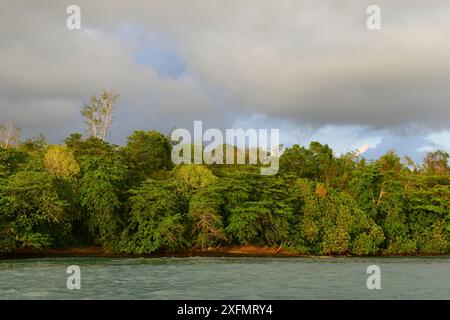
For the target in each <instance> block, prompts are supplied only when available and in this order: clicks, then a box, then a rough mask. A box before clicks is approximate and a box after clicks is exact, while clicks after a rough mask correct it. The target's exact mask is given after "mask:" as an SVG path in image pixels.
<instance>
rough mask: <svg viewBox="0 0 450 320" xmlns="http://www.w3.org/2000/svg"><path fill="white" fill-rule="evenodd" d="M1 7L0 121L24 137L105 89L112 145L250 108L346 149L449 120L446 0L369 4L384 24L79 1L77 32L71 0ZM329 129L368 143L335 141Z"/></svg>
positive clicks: (77, 124)
mask: <svg viewBox="0 0 450 320" xmlns="http://www.w3.org/2000/svg"><path fill="white" fill-rule="evenodd" d="M2 4H3V6H2V7H4V8H7V10H2V11H1V13H0V121H3V119H11V118H13V119H15V120H16V121H17V122H18V124H19V125H20V126H22V127H23V128H24V129H25V131H26V132H27V130H28V131H29V132H30V133H34V132H38V131H46V132H52V133H51V135H52V136H53V137H58V138H59V139H60V138H62V136H63V135H65V134H68V133H69V132H70V131H71V130H77V131H78V130H80V128H82V120H81V118H80V117H79V109H80V107H81V105H82V102H83V101H87V100H88V99H89V96H90V95H91V94H93V93H97V92H99V91H100V90H101V89H102V88H112V89H114V90H116V91H117V92H118V93H119V94H120V95H121V98H120V105H119V108H118V110H117V117H116V118H117V120H116V122H115V124H114V128H113V133H112V136H111V139H112V140H114V141H116V142H123V141H124V139H125V137H126V136H127V135H128V134H129V133H130V132H131V130H133V129H135V128H136V129H149V128H156V129H158V130H163V131H166V132H167V131H168V130H169V129H171V128H173V127H174V126H177V127H188V126H191V125H192V122H193V120H203V121H204V122H205V123H207V124H208V126H209V127H225V126H232V125H233V124H234V123H236V122H237V121H241V120H242V119H244V120H245V119H250V118H251V117H252V116H255V115H263V116H265V117H267V118H270V119H273V121H274V123H279V124H282V125H283V126H284V127H283V128H284V129H285V131H286V132H294V131H295V130H291V128H302V129H298V130H297V131H302V130H303V129H304V128H310V127H311V128H314V130H316V132H319V133H320V132H326V134H327V135H328V136H326V135H325V134H316V136H317V137H320V138H323V139H324V140H330V141H331V142H330V144H331V143H333V144H335V145H337V147H338V148H340V149H342V150H345V149H346V148H349V147H354V148H357V147H359V146H361V145H363V144H366V143H377V141H379V139H381V138H380V136H379V134H378V133H379V132H387V131H389V132H394V133H395V132H396V133H395V134H400V135H401V134H405V132H406V133H408V134H409V133H411V132H412V133H415V132H419V131H421V130H422V131H425V132H429V131H430V130H431V131H432V130H444V129H448V123H449V120H450V108H449V105H450V93H449V91H448V85H449V83H450V60H449V59H448V56H450V43H449V42H448V37H449V34H450V20H449V19H448V17H449V16H450V4H449V3H448V1H439V0H437V1H434V2H433V5H432V6H431V5H430V4H427V3H426V2H423V1H418V0H416V1H406V0H404V1H395V2H393V1H388V0H379V1H378V3H377V4H378V5H379V6H380V7H381V10H382V11H381V12H382V29H381V30H380V31H369V30H367V28H366V26H365V22H366V17H367V15H366V8H367V6H368V5H369V4H372V3H371V1H366V0H363V1H360V0H352V1H345V2H336V1H332V0H329V1H321V2H320V3H318V2H317V1H312V0H303V1H297V0H295V1H294V0H282V1H256V0H249V1H238V0H230V1H218V0H217V1H216V0H212V1H201V0H189V1H178V0H172V1H162V0H161V1H150V2H146V3H144V2H142V1H137V0H130V1H127V3H124V2H123V1H118V0H111V1H95V2H93V1H87V0H79V1H78V5H79V6H80V7H81V10H82V28H83V31H69V30H67V29H66V28H65V19H66V18H67V15H66V13H65V9H66V7H67V6H68V5H69V4H72V3H71V2H70V1H58V2H56V1H50V0H48V1H45V0H42V1H39V2H30V1H25V0H18V1H12V0H2ZM36 115H38V116H36ZM330 126H331V127H333V128H337V127H342V128H343V129H342V132H348V130H347V131H346V129H345V128H348V127H349V126H350V127H351V126H356V127H360V128H365V129H364V130H366V134H365V135H364V136H365V137H369V136H370V137H372V138H371V139H375V138H374V137H376V139H378V140H376V141H369V142H367V141H357V142H358V144H357V145H356V143H352V144H350V143H347V145H348V146H343V145H342V143H340V141H339V139H338V138H336V136H334V137H333V131H330V130H328V131H327V129H324V128H327V127H328V128H329V127H330ZM283 128H282V129H283ZM320 130H322V131H320ZM358 130H359V129H358ZM384 130H387V131H384ZM427 130H428V131H427ZM358 132H359V131H358ZM377 132H378V133H377ZM344 135H345V134H344V133H343V134H342V135H341V136H344ZM350 137H351V135H350ZM410 137H411V136H410ZM389 139H390V138H389V137H386V139H384V141H385V142H386V141H388V140H389ZM287 140H289V137H287ZM347 140H348V139H347ZM382 145H383V143H381V144H380V146H382ZM376 149H378V148H376ZM370 151H371V150H369V151H367V152H368V153H370Z"/></svg>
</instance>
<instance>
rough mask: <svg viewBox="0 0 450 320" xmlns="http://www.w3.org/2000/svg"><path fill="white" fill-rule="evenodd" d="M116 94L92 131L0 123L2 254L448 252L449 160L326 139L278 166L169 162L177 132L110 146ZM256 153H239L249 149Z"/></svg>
mask: <svg viewBox="0 0 450 320" xmlns="http://www.w3.org/2000/svg"><path fill="white" fill-rule="evenodd" d="M116 101H117V96H115V95H113V94H111V92H106V91H104V92H103V93H102V94H101V95H100V96H99V97H96V96H93V97H92V98H91V101H90V103H88V104H85V105H84V108H83V110H82V116H83V117H84V118H85V121H86V123H87V126H88V131H89V134H88V135H82V134H80V133H73V134H71V135H69V136H68V137H67V138H65V139H64V141H63V143H61V144H49V143H47V142H46V139H45V137H44V136H43V135H40V136H38V137H37V138H32V139H27V140H24V141H21V140H20V139H19V138H18V136H19V135H18V133H19V129H18V128H16V127H14V126H13V125H11V124H7V125H3V126H1V127H0V136H1V137H0V138H1V139H0V142H1V144H0V145H1V147H0V254H1V253H3V254H4V253H11V252H15V251H17V250H19V249H23V248H30V249H34V250H42V249H46V248H71V247H88V246H102V247H103V248H104V250H105V251H106V252H111V253H120V254H123V255H145V254H152V253H156V252H164V253H176V252H180V251H184V250H190V249H194V248H195V249H201V250H207V249H208V248H211V247H213V248H216V247H219V246H243V245H254V246H258V247H282V248H284V249H285V250H291V251H293V252H299V253H301V254H305V255H355V256H367V255H435V254H446V253H448V252H449V248H450V201H449V199H450V170H449V164H448V158H449V155H448V154H447V153H446V152H444V151H440V150H435V151H431V152H428V153H427V154H426V156H425V158H424V160H423V162H422V163H414V162H413V161H412V160H411V159H410V158H408V157H400V156H399V155H397V154H396V152H395V151H393V150H392V151H389V152H387V153H386V154H384V155H383V156H381V157H380V158H379V159H376V160H371V161H369V160H367V159H365V158H364V157H362V156H361V155H358V153H357V152H349V153H346V154H343V155H339V156H336V155H335V154H334V153H333V150H332V149H331V148H330V147H329V146H328V145H323V144H321V143H319V142H312V143H311V144H310V145H309V146H308V147H303V146H300V145H292V146H290V147H287V148H284V150H283V153H282V155H281V156H280V159H279V161H280V168H279V173H278V174H277V175H274V176H261V175H260V170H259V167H260V165H227V164H220V165H219V164H210V165H202V164H181V165H174V164H173V163H172V161H171V150H172V148H173V146H174V144H173V142H171V140H170V138H169V136H167V135H164V134H162V133H160V132H157V131H155V130H149V131H145V130H138V131H135V132H134V133H133V134H132V135H131V136H130V137H128V140H127V143H126V145H124V146H119V145H115V144H112V143H109V142H106V141H105V138H106V135H107V133H108V130H109V125H110V124H111V121H112V119H113V117H112V111H113V106H114V105H115V103H116ZM246 151H248V150H242V152H246Z"/></svg>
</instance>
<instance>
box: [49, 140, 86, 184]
mask: <svg viewBox="0 0 450 320" xmlns="http://www.w3.org/2000/svg"><path fill="white" fill-rule="evenodd" d="M44 165H45V168H46V169H47V171H48V172H49V173H50V174H52V175H54V176H57V177H60V178H69V177H74V176H76V175H77V174H78V173H79V172H80V166H79V165H78V162H77V161H76V160H75V157H74V156H73V153H72V151H71V150H70V149H69V148H67V147H66V146H57V145H53V146H50V147H49V148H48V150H47V152H46V154H45V156H44Z"/></svg>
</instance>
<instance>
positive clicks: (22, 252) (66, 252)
mask: <svg viewBox="0 0 450 320" xmlns="http://www.w3.org/2000/svg"><path fill="white" fill-rule="evenodd" d="M447 255H448V254H436V255H432V254H429V255H403V256H407V257H408V256H414V257H417V256H422V257H432V256H447ZM377 256H378V257H388V256H389V257H402V255H390V254H379V255H377ZM71 257H92V258H137V257H146V258H161V257H180V258H183V257H275V258H276V257H321V258H332V257H352V256H351V255H336V256H314V255H309V254H304V253H301V252H298V251H293V250H286V249H284V248H276V247H257V246H250V245H249V246H225V247H222V246H221V247H217V248H206V249H204V250H202V249H190V250H185V251H178V252H175V253H174V252H155V253H152V254H143V255H128V254H120V253H110V252H107V251H105V250H104V249H103V248H102V247H101V246H90V247H81V248H68V249H52V248H48V249H43V250H33V249H19V250H17V251H15V252H11V253H5V254H3V255H0V260H11V259H32V258H71Z"/></svg>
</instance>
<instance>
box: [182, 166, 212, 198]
mask: <svg viewBox="0 0 450 320" xmlns="http://www.w3.org/2000/svg"><path fill="white" fill-rule="evenodd" d="M174 179H175V181H176V183H177V185H178V190H179V192H180V193H181V194H182V195H183V196H185V197H186V198H187V199H189V198H190V197H191V196H192V195H193V194H194V193H195V192H196V191H198V190H199V189H202V188H205V187H207V186H208V185H210V184H211V183H213V182H215V181H216V180H217V177H216V176H214V175H213V174H212V172H211V170H209V169H208V168H207V167H206V166H204V165H200V164H184V165H181V166H179V167H177V168H175V169H174Z"/></svg>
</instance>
